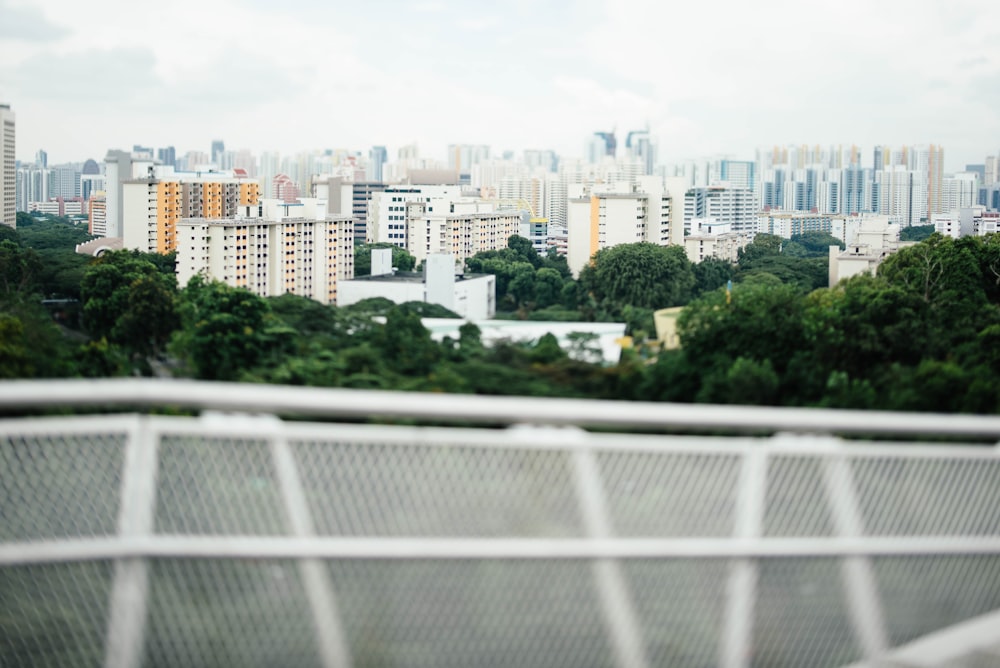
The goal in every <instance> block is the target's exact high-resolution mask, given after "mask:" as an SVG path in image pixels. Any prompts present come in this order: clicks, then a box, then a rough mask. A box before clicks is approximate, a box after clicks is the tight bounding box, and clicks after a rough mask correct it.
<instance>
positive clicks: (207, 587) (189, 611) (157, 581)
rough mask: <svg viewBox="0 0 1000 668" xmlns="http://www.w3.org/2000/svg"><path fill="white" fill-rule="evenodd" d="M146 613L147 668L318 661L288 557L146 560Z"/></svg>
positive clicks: (311, 629) (309, 618) (310, 625)
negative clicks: (148, 569) (149, 564)
mask: <svg viewBox="0 0 1000 668" xmlns="http://www.w3.org/2000/svg"><path fill="white" fill-rule="evenodd" d="M148 620H149V621H148V628H147V631H146V646H145V657H144V661H143V665H144V666H147V667H148V668H152V667H154V666H155V667H159V666H164V667H167V666H259V667H260V668H270V667H272V666H317V665H319V659H318V656H317V649H316V640H315V632H314V628H315V627H314V625H313V621H312V616H311V614H310V612H309V606H308V603H307V601H306V598H305V592H304V591H303V588H302V583H301V581H300V579H299V571H298V567H297V566H296V563H295V562H294V561H241V560H229V561H223V560H209V561H198V560H173V559H170V560H157V561H153V562H152V568H151V576H150V587H149V616H148Z"/></svg>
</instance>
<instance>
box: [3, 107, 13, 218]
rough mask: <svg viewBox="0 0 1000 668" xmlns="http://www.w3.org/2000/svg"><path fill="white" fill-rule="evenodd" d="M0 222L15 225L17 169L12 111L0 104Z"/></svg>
mask: <svg viewBox="0 0 1000 668" xmlns="http://www.w3.org/2000/svg"><path fill="white" fill-rule="evenodd" d="M0 125H2V126H3V128H2V132H0V160H2V162H0V223H3V224H4V225H7V226H9V227H17V208H16V206H17V205H16V199H15V197H16V191H17V169H16V165H15V162H14V112H13V111H11V110H10V105H9V104H0Z"/></svg>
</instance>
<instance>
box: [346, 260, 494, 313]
mask: <svg viewBox="0 0 1000 668" xmlns="http://www.w3.org/2000/svg"><path fill="white" fill-rule="evenodd" d="M391 252H392V251H391V250H390V249H388V248H384V249H376V250H374V251H372V274H373V275H371V276H358V277H357V278H354V279H353V280H348V281H343V282H342V283H341V284H340V286H339V290H338V295H337V305H338V306H348V305H350V304H356V303H357V302H359V301H362V300H364V299H370V298H372V297H382V298H385V299H388V300H390V301H392V302H393V303H396V304H404V303H406V302H426V303H428V304H438V305H439V306H443V307H444V308H446V309H448V310H450V311H453V312H455V313H457V314H458V315H459V316H461V317H462V318H465V319H466V320H485V319H488V318H492V317H493V316H494V315H495V314H496V292H497V289H496V276H493V275H492V274H464V273H457V272H456V264H455V256H453V255H451V254H434V255H429V256H427V259H426V261H425V263H424V271H423V272H413V271H393V270H392V267H391ZM387 254H388V255H389V257H386V255H387Z"/></svg>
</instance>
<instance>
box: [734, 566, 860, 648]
mask: <svg viewBox="0 0 1000 668" xmlns="http://www.w3.org/2000/svg"><path fill="white" fill-rule="evenodd" d="M759 569H760V570H759V574H760V575H759V580H758V585H757V607H756V614H755V617H754V646H753V650H754V652H753V661H752V664H753V665H754V666H817V667H820V666H842V665H846V664H849V663H853V662H854V661H857V660H858V659H860V658H861V653H860V650H859V648H858V647H857V644H856V642H855V640H854V634H853V631H852V630H851V626H850V622H849V620H848V617H847V610H846V607H845V605H846V603H845V601H844V587H843V584H842V580H841V569H840V563H839V561H838V560H836V559H794V560H793V559H763V560H761V561H760V562H759Z"/></svg>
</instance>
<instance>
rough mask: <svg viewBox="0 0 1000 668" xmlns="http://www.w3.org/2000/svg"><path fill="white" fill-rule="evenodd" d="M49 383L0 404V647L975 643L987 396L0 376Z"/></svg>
mask: <svg viewBox="0 0 1000 668" xmlns="http://www.w3.org/2000/svg"><path fill="white" fill-rule="evenodd" d="M63 407H73V408H75V409H76V410H77V411H78V412H79V413H81V414H78V415H73V416H56V415H53V416H44V417H25V418H11V419H6V420H3V421H2V422H0V425H2V432H0V434H2V437H0V501H2V503H0V516H2V518H3V521H2V522H0V538H2V542H0V651H2V652H6V653H4V654H2V655H0V656H3V658H4V660H5V665H6V660H7V659H8V657H9V658H10V661H12V662H13V665H21V664H30V665H34V664H56V665H95V664H100V663H103V665H105V666H136V665H141V664H145V665H241V666H273V665H323V666H351V665H355V666H365V665H371V664H387V665H421V666H423V665H426V666H438V665H462V666H466V665H482V664H488V663H489V664H504V665H545V666H549V665H552V666H586V665H601V666H605V665H617V666H668V665H669V666H686V665H690V666H703V665H722V666H750V665H794V666H839V665H846V664H852V663H858V664H859V665H861V664H865V663H867V665H876V663H877V662H882V663H881V665H886V664H888V663H892V665H894V666H909V665H960V662H961V661H963V660H965V659H964V657H968V656H975V657H977V658H982V657H984V656H985V657H987V658H988V659H991V660H996V658H995V654H996V650H995V648H991V647H990V646H989V643H991V642H992V643H994V644H995V643H996V642H997V639H998V638H1000V620H998V618H1000V615H996V614H994V611H995V610H997V609H998V608H1000V450H998V448H997V447H996V446H995V445H994V444H995V443H996V441H997V440H998V438H1000V419H998V418H992V417H991V418H986V417H970V416H960V417H958V416H936V415H897V414H887V413H873V412H851V411H823V410H806V409H798V410H796V409H763V408H753V409H751V408H743V407H732V406H729V407H717V406H688V405H685V406H680V405H670V404H641V403H618V402H594V401H575V400H543V399H522V398H502V397H475V396H444V395H421V394H407V393H394V392H372V391H351V390H320V389H309V388H292V387H268V386H259V385H229V384H218V383H197V382H187V381H143V380H131V379H130V380H113V381H90V382H85V381H81V382H75V381H53V382H7V383H5V384H3V385H0V408H2V410H4V411H5V412H6V414H8V415H10V414H12V413H14V412H16V411H38V410H40V409H61V408H63ZM111 409H115V410H121V411H124V412H120V413H109V410H111ZM164 409H168V412H171V413H174V414H175V415H162V414H150V411H159V412H163V410H164ZM87 412H93V413H94V414H86V413H87ZM180 412H187V413H192V414H193V415H192V416H178V415H176V414H177V413H180ZM278 416H284V418H285V419H283V418H282V417H278ZM289 417H295V418H296V419H295V420H288V419H287V418H289ZM304 418H305V419H308V420H310V421H306V420H305V419H304ZM370 421H376V422H380V423H381V424H375V423H371V422H370ZM393 421H402V422H403V423H404V424H391V422H393ZM414 423H416V424H420V423H423V424H433V425H434V426H412V425H413V424H414ZM587 429H591V431H587ZM721 434H727V435H721ZM928 438H930V439H934V440H937V441H939V442H938V443H937V444H929V443H926V442H918V441H922V440H924V439H928ZM868 439H878V440H868ZM943 440H947V441H948V442H947V443H946V444H945V443H942V442H940V441H943ZM984 443H986V445H984ZM931 661H936V663H931ZM962 665H964V664H962ZM969 665H971V664H969ZM975 665H991V664H986V663H980V664H975Z"/></svg>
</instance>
